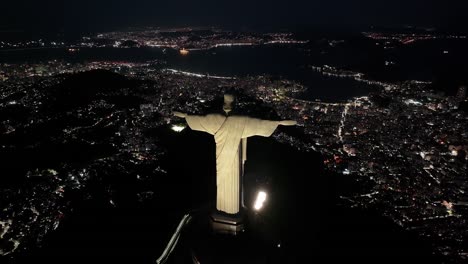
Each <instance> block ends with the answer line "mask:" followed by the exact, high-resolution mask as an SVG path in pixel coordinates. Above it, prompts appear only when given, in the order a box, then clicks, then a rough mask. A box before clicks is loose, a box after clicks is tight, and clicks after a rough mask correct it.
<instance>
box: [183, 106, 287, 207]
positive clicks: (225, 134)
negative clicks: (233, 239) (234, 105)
mask: <svg viewBox="0 0 468 264" xmlns="http://www.w3.org/2000/svg"><path fill="white" fill-rule="evenodd" d="M185 119H186V120H187V124H188V125H189V127H190V128H191V129H193V130H197V131H203V132H207V133H210V134H211V135H214V138H215V142H216V188H217V191H216V209H217V210H219V211H223V212H226V213H228V214H236V213H238V212H239V207H240V200H241V199H240V191H241V190H240V188H241V186H240V179H241V175H242V174H243V165H244V162H245V160H246V147H247V144H246V143H247V141H246V139H247V138H248V137H251V136H264V137H269V136H271V134H273V132H274V131H275V129H276V127H277V126H278V125H279V122H278V121H270V120H261V119H256V118H251V117H247V116H228V117H226V116H224V115H220V114H209V115H206V116H196V115H188V116H186V118H185Z"/></svg>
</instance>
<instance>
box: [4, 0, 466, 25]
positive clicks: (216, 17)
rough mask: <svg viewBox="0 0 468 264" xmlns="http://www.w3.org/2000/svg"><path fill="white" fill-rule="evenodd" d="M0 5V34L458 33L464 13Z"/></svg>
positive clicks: (259, 2) (448, 6)
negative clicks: (135, 29)
mask: <svg viewBox="0 0 468 264" xmlns="http://www.w3.org/2000/svg"><path fill="white" fill-rule="evenodd" d="M2 2H3V3H2V4H1V8H0V29H1V30H9V29H12V28H14V29H22V30H44V31H47V30H64V31H67V30H80V31H88V30H103V29H111V28H118V27H128V26H146V25H151V26H207V25H209V26H212V25H214V26H225V27H240V28H242V27H246V28H248V27H252V28H255V27H267V28H268V27H270V28H281V27H283V28H284V27H285V28H287V27H294V26H309V27H323V28H326V27H337V28H339V27H368V26H371V25H376V26H391V27H394V26H403V25H415V26H425V27H439V28H456V29H459V30H464V29H465V28H464V25H463V22H464V20H466V19H464V18H463V16H464V15H466V14H467V13H468V12H467V10H468V8H467V5H468V4H467V3H466V1H458V2H460V3H456V2H455V1H451V0H448V1H442V0H440V1H434V0H429V1H428V0H406V1H405V0H379V1H376V0H361V1H356V0H326V1H325V0H321V1H318V0H315V1H314V0H309V1H306V0H303V1H301V0H288V1H285V0H282V1H281V0H256V1H252V0H231V1H225V0H196V1H195V0H177V1H159V0H101V1H93V0H81V1H77V0H70V1H69V0H67V1H58V0H46V1H40V0H15V1H2ZM5 2H6V3H5ZM64 2H65V3H64ZM461 2H465V3H461ZM467 24H468V23H467Z"/></svg>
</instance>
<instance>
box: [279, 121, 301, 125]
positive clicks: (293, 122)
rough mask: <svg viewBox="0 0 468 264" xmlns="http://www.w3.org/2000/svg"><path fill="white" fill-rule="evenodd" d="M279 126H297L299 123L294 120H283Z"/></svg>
mask: <svg viewBox="0 0 468 264" xmlns="http://www.w3.org/2000/svg"><path fill="white" fill-rule="evenodd" d="M279 124H280V125H282V126H295V125H296V124H297V122H296V121H294V120H282V121H279Z"/></svg>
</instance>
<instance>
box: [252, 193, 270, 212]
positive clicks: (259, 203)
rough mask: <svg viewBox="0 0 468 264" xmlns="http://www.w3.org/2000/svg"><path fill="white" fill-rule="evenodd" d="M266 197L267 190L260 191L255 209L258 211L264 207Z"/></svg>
mask: <svg viewBox="0 0 468 264" xmlns="http://www.w3.org/2000/svg"><path fill="white" fill-rule="evenodd" d="M266 197H267V194H266V192H264V191H259V192H258V194H257V199H256V200H255V204H254V209H255V210H257V211H258V210H260V209H262V207H263V203H264V202H265V200H266Z"/></svg>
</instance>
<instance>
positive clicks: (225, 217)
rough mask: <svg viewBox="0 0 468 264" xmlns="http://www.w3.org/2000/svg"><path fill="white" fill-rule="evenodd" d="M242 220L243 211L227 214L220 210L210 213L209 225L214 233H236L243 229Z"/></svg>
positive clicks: (243, 218)
mask: <svg viewBox="0 0 468 264" xmlns="http://www.w3.org/2000/svg"><path fill="white" fill-rule="evenodd" d="M244 220H245V217H244V214H243V213H238V214H227V213H224V212H221V211H214V212H212V213H211V227H212V228H213V231H214V232H216V233H221V234H231V235H237V234H239V233H241V232H243V231H244V228H245V224H244V222H245V221H244Z"/></svg>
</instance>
